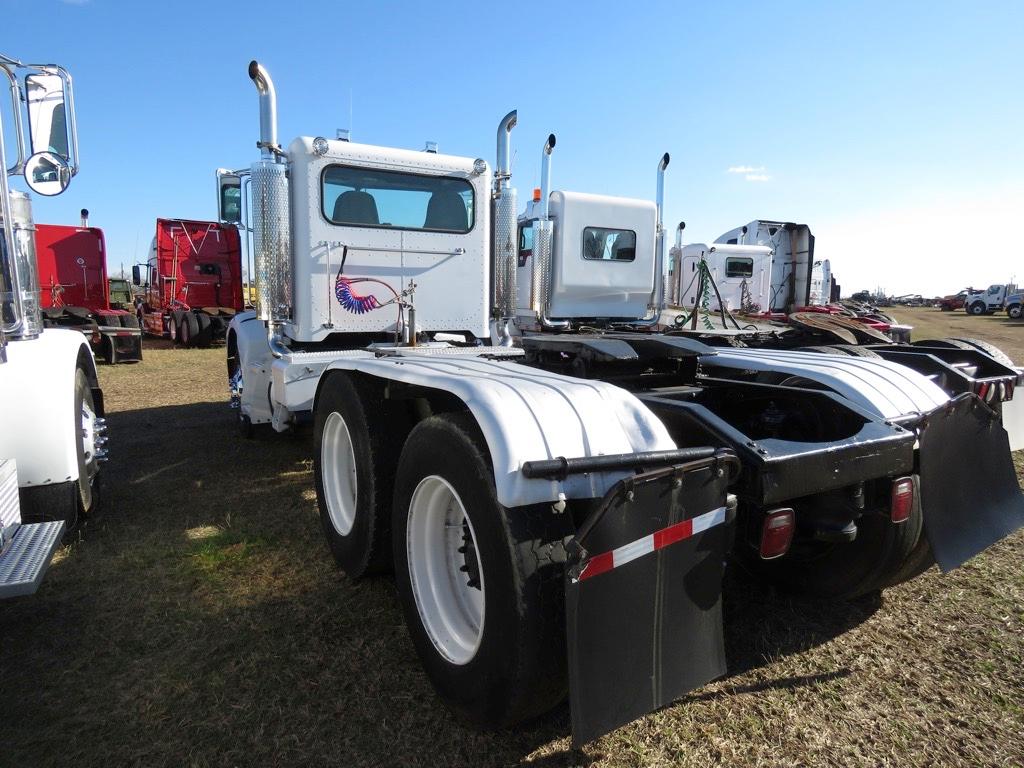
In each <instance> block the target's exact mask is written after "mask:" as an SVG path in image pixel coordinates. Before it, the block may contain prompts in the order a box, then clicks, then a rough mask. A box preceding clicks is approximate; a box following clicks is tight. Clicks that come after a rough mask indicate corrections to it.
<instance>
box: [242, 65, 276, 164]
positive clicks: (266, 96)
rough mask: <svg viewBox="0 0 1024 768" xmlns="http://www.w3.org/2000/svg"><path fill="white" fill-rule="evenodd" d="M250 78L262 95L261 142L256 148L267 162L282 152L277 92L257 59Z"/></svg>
mask: <svg viewBox="0 0 1024 768" xmlns="http://www.w3.org/2000/svg"><path fill="white" fill-rule="evenodd" d="M249 77H250V78H251V79H252V81H253V83H254V84H255V85H256V91H257V92H258V93H259V95H260V140H259V142H258V143H257V144H256V146H257V147H259V148H260V151H261V153H262V156H263V159H265V160H267V159H270V158H272V157H273V156H274V155H276V154H280V152H281V147H280V146H279V145H278V143H277V91H276V90H275V88H274V81H273V80H271V79H270V73H269V72H267V70H266V68H265V67H264V66H263V65H262V64H260V63H259V62H258V61H256V60H255V59H254V60H253V61H250V62H249Z"/></svg>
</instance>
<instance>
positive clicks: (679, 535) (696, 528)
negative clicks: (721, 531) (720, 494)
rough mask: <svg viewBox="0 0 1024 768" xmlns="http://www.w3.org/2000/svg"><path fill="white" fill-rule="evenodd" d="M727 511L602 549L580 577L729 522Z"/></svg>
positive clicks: (693, 519) (680, 523)
mask: <svg viewBox="0 0 1024 768" xmlns="http://www.w3.org/2000/svg"><path fill="white" fill-rule="evenodd" d="M725 514H726V510H725V507H719V508H718V509H713V510H711V511H710V512H705V513H704V514H703V515H697V517H694V518H691V519H689V520H683V521H682V522H679V523H673V524H672V525H669V526H666V527H665V528H662V529H661V530H658V531H655V532H654V533H653V534H648V535H646V536H643V537H641V538H639V539H637V540H636V541H631V542H630V543H629V544H624V545H622V546H621V547H616V548H615V549H613V550H611V551H610V552H602V553H601V554H600V555H594V556H593V557H591V558H590V559H589V560H587V562H586V564H585V565H584V566H583V570H582V572H581V573H580V576H579V580H580V581H583V580H584V579H589V578H591V577H593V576H597V575H598V574H601V573H605V572H606V571H610V570H612V569H614V568H618V567H619V566H620V565H625V564H626V563H631V562H633V561H634V560H637V559H638V558H641V557H643V556H644V555H649V554H650V553H651V552H656V551H657V550H659V549H663V548H664V547H667V546H669V545H670V544H675V543H677V542H680V541H685V540H686V539H688V538H690V537H691V536H693V535H694V534H695V533H703V532H704V531H706V530H708V529H709V528H714V527H715V526H716V525H721V524H722V523H724V522H725Z"/></svg>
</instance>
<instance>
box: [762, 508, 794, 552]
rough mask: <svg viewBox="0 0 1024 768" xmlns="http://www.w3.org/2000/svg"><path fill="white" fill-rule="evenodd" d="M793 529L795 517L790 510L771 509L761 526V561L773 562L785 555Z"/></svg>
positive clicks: (791, 539) (790, 541) (791, 538)
mask: <svg viewBox="0 0 1024 768" xmlns="http://www.w3.org/2000/svg"><path fill="white" fill-rule="evenodd" d="M795 528H796V516H795V515H794V514H793V510H792V509H773V510H772V511H771V512H768V513H766V514H765V516H764V523H763V524H762V526H761V546H760V553H761V559H762V560H774V559H775V558H776V557H782V556H783V555H784V554H786V552H788V551H789V545H790V543H792V541H793V530H794V529H795Z"/></svg>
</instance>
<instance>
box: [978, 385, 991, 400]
mask: <svg viewBox="0 0 1024 768" xmlns="http://www.w3.org/2000/svg"><path fill="white" fill-rule="evenodd" d="M988 387H989V384H988V382H987V381H983V382H981V383H980V384H979V385H978V397H980V398H981V399H982V400H986V401H987V400H988Z"/></svg>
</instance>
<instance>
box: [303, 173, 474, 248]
mask: <svg viewBox="0 0 1024 768" xmlns="http://www.w3.org/2000/svg"><path fill="white" fill-rule="evenodd" d="M321 199H322V202H323V214H324V217H325V218H326V219H327V220H328V221H330V222H331V223H332V224H341V225H344V226H349V227H382V228H393V229H412V230H421V231H425V232H453V233H458V234H463V233H466V232H469V231H470V230H471V229H472V228H473V220H474V216H473V213H474V204H475V201H474V195H473V185H472V184H470V183H469V182H468V181H466V180H465V179H460V178H455V177H452V176H427V175H421V174H415V173H401V172H398V171H384V170H380V169H378V168H356V167H351V166H342V165H333V166H330V167H328V168H327V169H326V170H325V171H324V172H323V176H322V190H321Z"/></svg>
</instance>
